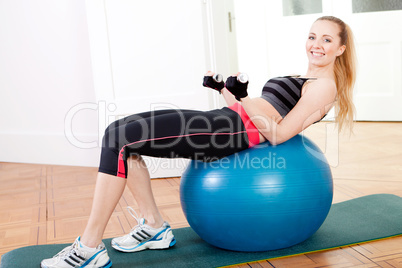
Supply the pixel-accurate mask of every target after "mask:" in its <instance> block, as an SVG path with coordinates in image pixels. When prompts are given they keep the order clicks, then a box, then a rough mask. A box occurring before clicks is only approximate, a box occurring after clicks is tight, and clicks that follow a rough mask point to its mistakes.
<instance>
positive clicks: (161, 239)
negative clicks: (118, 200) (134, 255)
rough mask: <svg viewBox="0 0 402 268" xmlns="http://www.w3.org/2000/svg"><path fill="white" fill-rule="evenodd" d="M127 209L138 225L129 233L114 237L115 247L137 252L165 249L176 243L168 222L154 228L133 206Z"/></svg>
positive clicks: (123, 250) (119, 249)
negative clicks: (146, 222)
mask: <svg viewBox="0 0 402 268" xmlns="http://www.w3.org/2000/svg"><path fill="white" fill-rule="evenodd" d="M127 209H128V211H129V212H130V214H131V216H133V217H134V218H135V219H136V221H137V222H138V225H137V226H135V227H134V228H133V229H132V230H131V231H130V233H129V234H126V235H124V236H121V237H117V238H114V239H113V240H112V247H113V248H114V249H116V250H118V251H122V252H136V251H141V250H144V249H164V248H169V247H172V246H173V245H174V244H176V239H175V238H174V236H173V233H172V229H171V227H170V225H169V224H168V223H167V222H164V223H163V225H162V226H161V227H159V228H153V227H151V226H149V225H147V224H145V219H144V218H141V219H138V218H137V214H136V213H135V211H134V210H133V209H132V208H131V207H128V208H127ZM134 214H135V215H134Z"/></svg>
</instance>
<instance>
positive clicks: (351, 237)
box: [1, 194, 402, 268]
mask: <svg viewBox="0 0 402 268" xmlns="http://www.w3.org/2000/svg"><path fill="white" fill-rule="evenodd" d="M252 224H253V223H252V222H251V223H250V225H252ZM267 228H269V226H268V227H267ZM173 233H174V235H175V237H176V240H177V244H176V245H175V246H174V247H172V248H170V249H167V250H145V251H141V252H137V253H121V252H118V251H116V250H114V249H113V248H111V247H110V239H105V240H104V242H105V244H106V245H107V248H108V253H109V256H110V258H111V260H112V262H113V267H115V268H119V267H155V268H161V267H175V268H178V267H197V268H200V267H220V266H227V265H233V264H239V263H246V262H253V261H259V260H266V259H271V258H277V257H285V256H291V255H298V254H303V253H308V252H314V251H321V250H325V249H331V248H336V247H340V246H345V245H353V244H357V243H361V242H367V241H372V240H378V239H382V238H387V237H392V236H397V235H400V234H402V198H401V197H399V196H395V195H389V194H378V195H369V196H364V197H360V198H356V199H352V200H349V201H345V202H342V203H337V204H334V205H332V208H331V210H330V212H329V215H328V217H327V219H326V220H325V222H324V224H323V225H322V226H321V228H320V229H319V230H318V231H317V232H316V233H315V234H314V235H313V236H312V237H311V238H309V239H308V240H306V241H304V242H303V243H300V244H298V245H295V246H293V247H290V248H286V249H281V250H274V251H266V252H258V253H244V252H233V251H227V250H222V249H218V248H215V247H213V246H211V245H209V244H207V243H206V242H204V241H203V240H202V239H201V238H199V236H198V235H197V234H196V233H195V232H194V231H193V230H192V229H191V228H181V229H175V230H173ZM267 239H269V238H267ZM72 242H73V241H72ZM65 246H68V245H67V244H63V245H41V246H30V247H24V248H19V249H16V250H13V251H11V252H8V253H6V254H5V255H4V256H3V257H2V260H1V268H11V267H12V268H18V267H24V268H29V267H39V264H40V261H41V260H42V259H45V258H49V257H51V256H53V255H54V254H56V253H57V252H59V251H60V250H61V249H63V248H64V247H65Z"/></svg>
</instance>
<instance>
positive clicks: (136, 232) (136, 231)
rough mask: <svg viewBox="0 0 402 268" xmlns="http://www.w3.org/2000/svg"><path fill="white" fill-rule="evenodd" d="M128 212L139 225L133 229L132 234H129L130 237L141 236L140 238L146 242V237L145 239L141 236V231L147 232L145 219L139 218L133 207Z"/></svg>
mask: <svg viewBox="0 0 402 268" xmlns="http://www.w3.org/2000/svg"><path fill="white" fill-rule="evenodd" d="M127 211H128V213H130V215H131V216H132V217H133V218H134V219H135V220H136V221H137V225H136V226H134V227H133V228H132V229H131V231H130V233H129V235H130V236H133V234H134V235H136V236H137V237H138V236H139V237H142V238H143V239H144V240H146V239H147V238H145V237H143V236H142V235H141V234H140V231H143V230H144V231H145V229H146V228H145V226H144V225H145V219H143V218H140V219H139V218H138V214H137V212H136V211H135V210H134V209H133V208H132V207H127ZM145 233H146V231H145ZM146 234H147V235H148V236H150V235H149V234H148V233H146ZM136 239H137V240H138V238H136Z"/></svg>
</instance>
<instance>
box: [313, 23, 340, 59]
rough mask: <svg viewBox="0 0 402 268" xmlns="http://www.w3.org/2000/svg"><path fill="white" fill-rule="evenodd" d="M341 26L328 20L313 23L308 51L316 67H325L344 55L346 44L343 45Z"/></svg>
mask: <svg viewBox="0 0 402 268" xmlns="http://www.w3.org/2000/svg"><path fill="white" fill-rule="evenodd" d="M339 32H340V27H339V26H338V25H337V24H336V23H334V22H331V21H328V20H318V21H316V22H314V23H313V25H312V26H311V29H310V33H309V36H308V39H307V42H306V53H307V57H308V59H309V63H310V64H311V65H314V66H316V67H324V66H328V65H331V64H333V63H334V62H335V59H336V57H338V56H340V55H342V53H343V51H345V46H344V45H341V38H340V37H339Z"/></svg>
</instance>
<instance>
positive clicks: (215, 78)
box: [212, 74, 223, 83]
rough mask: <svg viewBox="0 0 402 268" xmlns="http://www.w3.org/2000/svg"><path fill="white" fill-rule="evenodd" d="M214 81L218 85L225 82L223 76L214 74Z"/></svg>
mask: <svg viewBox="0 0 402 268" xmlns="http://www.w3.org/2000/svg"><path fill="white" fill-rule="evenodd" d="M212 79H214V81H215V82H216V83H221V82H222V81H223V76H222V75H221V74H214V75H213V76H212Z"/></svg>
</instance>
